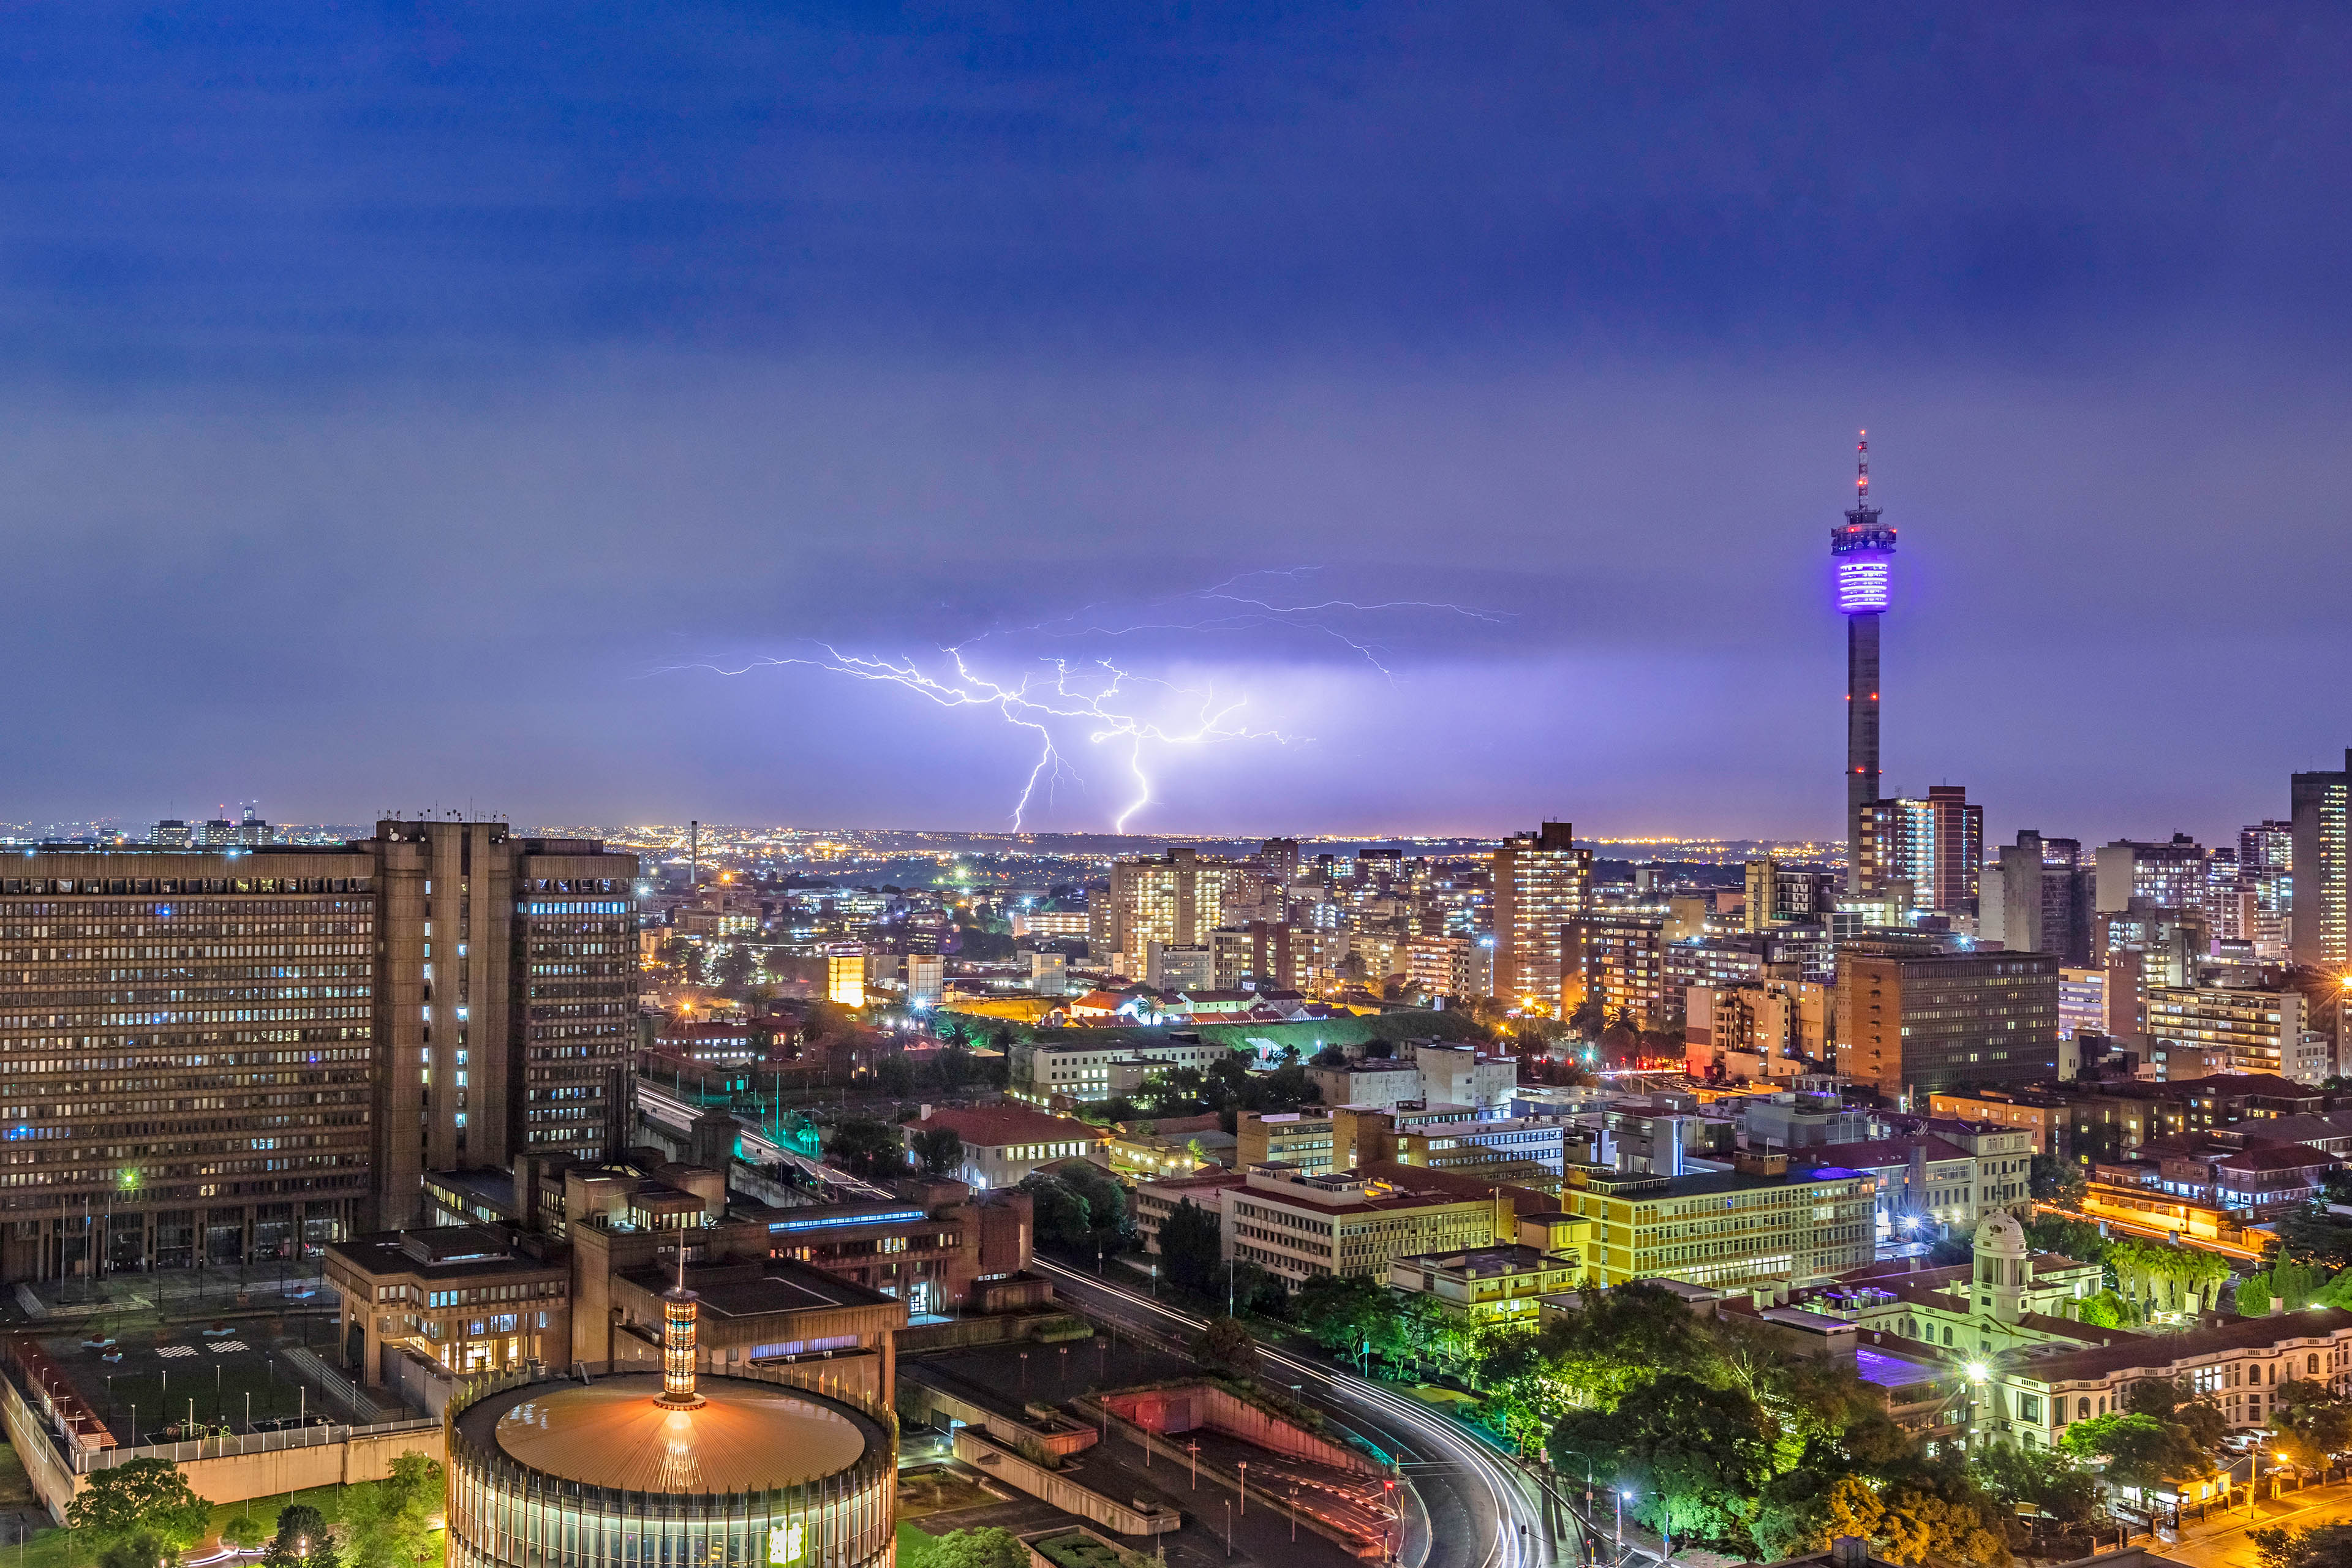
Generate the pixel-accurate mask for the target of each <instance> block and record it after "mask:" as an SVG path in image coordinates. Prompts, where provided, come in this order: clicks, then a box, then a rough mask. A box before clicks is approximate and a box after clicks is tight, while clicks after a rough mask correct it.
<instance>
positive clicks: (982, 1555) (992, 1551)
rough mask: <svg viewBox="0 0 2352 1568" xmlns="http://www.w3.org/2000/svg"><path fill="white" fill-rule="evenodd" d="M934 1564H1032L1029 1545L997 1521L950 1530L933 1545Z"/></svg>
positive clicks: (980, 1567)
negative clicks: (1000, 1525)
mask: <svg viewBox="0 0 2352 1568" xmlns="http://www.w3.org/2000/svg"><path fill="white" fill-rule="evenodd" d="M931 1568H1029V1548H1027V1547H1026V1546H1024V1545H1023V1544H1022V1543H1021V1540H1020V1538H1019V1537H1018V1536H1016V1535H1014V1534H1013V1532H1012V1531H1009V1530H1005V1529H1003V1528H1001V1527H999V1526H997V1525H982V1526H980V1527H978V1528H975V1529H971V1530H956V1531H949V1532H948V1533H947V1534H945V1535H942V1536H940V1539H939V1542H938V1543H937V1544H935V1545H934V1546H933V1547H932V1548H931Z"/></svg>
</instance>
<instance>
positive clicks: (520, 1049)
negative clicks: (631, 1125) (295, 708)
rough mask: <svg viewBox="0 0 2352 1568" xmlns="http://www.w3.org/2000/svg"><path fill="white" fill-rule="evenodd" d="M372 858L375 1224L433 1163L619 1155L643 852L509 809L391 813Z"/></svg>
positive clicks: (409, 1222) (397, 1218)
mask: <svg viewBox="0 0 2352 1568" xmlns="http://www.w3.org/2000/svg"><path fill="white" fill-rule="evenodd" d="M368 848H369V851H370V853H371V854H372V856H373V858H374V862H375V878H376V884H375V886H376V907H377V911H378V923H377V931H376V935H377V954H378V957H377V964H378V970H377V976H376V987H375V995H374V1010H373V1025H374V1028H373V1033H374V1038H375V1042H376V1045H377V1047H378V1049H379V1055H378V1057H377V1064H378V1069H379V1070H378V1072H377V1074H376V1081H375V1100H374V1108H373V1119H372V1124H371V1128H370V1131H371V1137H372V1147H373V1163H374V1173H375V1177H376V1183H377V1188H378V1191H379V1193H380V1194H381V1201H380V1204H379V1208H378V1214H377V1216H376V1217H377V1224H378V1225H380V1226H383V1228H386V1229H400V1230H404V1229H407V1228H409V1227H411V1226H415V1224H416V1223H417V1221H418V1217H419V1215H420V1213H421V1204H422V1197H421V1192H420V1185H419V1183H420V1179H421V1178H422V1176H423V1175H424V1173H425V1172H426V1171H449V1170H464V1169H468V1168H477V1169H478V1168H492V1167H495V1168H505V1167H509V1166H511V1165H512V1163H514V1159H515V1156H517V1155H518V1154H526V1153H528V1154H570V1155H572V1156H574V1157H576V1158H580V1159H604V1158H610V1157H613V1156H614V1155H617V1154H618V1153H619V1152H620V1150H621V1147H622V1144H623V1142H625V1130H626V1122H627V1114H626V1110H625V1094H626V1087H627V1085H626V1079H627V1077H628V1073H629V1063H630V1054H631V1050H632V1048H633V1047H634V1046H635V1038H636V1026H637V1023H636V1014H637V963H636V934H635V925H636V916H635V900H634V896H633V889H634V888H635V879H636V873H637V859H636V857H635V856H634V855H624V854H613V853H607V852H606V851H605V849H604V846H603V845H601V844H599V843H597V842H595V841H593V840H591V839H541V838H520V837H514V836H513V834H512V833H511V832H510V831H509V828H508V826H507V825H506V824H505V823H502V822H455V821H441V822H435V821H384V822H379V823H378V824H376V837H374V839H373V840H372V841H371V842H370V843H369V845H368Z"/></svg>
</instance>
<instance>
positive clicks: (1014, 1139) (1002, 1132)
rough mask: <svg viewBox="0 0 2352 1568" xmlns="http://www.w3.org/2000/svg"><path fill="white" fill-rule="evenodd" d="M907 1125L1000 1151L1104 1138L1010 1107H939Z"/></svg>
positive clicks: (1062, 1119)
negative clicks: (946, 1130) (944, 1131)
mask: <svg viewBox="0 0 2352 1568" xmlns="http://www.w3.org/2000/svg"><path fill="white" fill-rule="evenodd" d="M940 1127H946V1128H950V1129H951V1130H953V1131H954V1132H955V1135H956V1136H957V1137H959V1138H961V1139H962V1140H963V1141H964V1142H965V1144H966V1145H967V1146H971V1147H978V1148H982V1149H1002V1148H1004V1147H1006V1146H1008V1145H1011V1144H1014V1143H1067V1142H1081V1143H1092V1142H1095V1141H1096V1140H1097V1139H1099V1138H1101V1137H1103V1136H1104V1135H1105V1134H1104V1131H1103V1130H1102V1129H1101V1128H1099V1127H1089V1126H1088V1125H1087V1124H1086V1123H1085V1122H1083V1121H1071V1120H1070V1119H1069V1118H1068V1117H1066V1116H1049V1115H1047V1114H1046V1113H1045V1111H1042V1110H1023V1109H1022V1108H1020V1107H1019V1106H1013V1105H987V1106H971V1107H965V1106H944V1105H943V1106H940V1107H937V1108H936V1109H934V1110H932V1111H931V1113H930V1114H929V1116H926V1117H924V1118H923V1119H922V1120H921V1121H913V1122H909V1123H908V1128H909V1130H910V1131H917V1132H929V1131H932V1130H933V1129H935V1128H940Z"/></svg>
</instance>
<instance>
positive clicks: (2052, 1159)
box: [2027, 1154, 2091, 1208]
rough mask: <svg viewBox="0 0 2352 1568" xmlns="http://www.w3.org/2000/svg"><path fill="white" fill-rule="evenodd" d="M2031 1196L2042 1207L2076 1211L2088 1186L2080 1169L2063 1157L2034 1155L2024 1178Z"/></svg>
mask: <svg viewBox="0 0 2352 1568" xmlns="http://www.w3.org/2000/svg"><path fill="white" fill-rule="evenodd" d="M2027 1181H2028V1184H2029V1185H2030V1188H2031V1190H2032V1194H2033V1196H2034V1197H2035V1198H2037V1199H2039V1200H2040V1201H2041V1202H2042V1203H2045V1204H2058V1205H2063V1206H2064V1207H2066V1208H2079V1207H2080V1206H2081V1205H2082V1202H2083V1195H2084V1194H2085V1193H2087V1192H2089V1191H2090V1190H2091V1184H2090V1182H2089V1181H2088V1179H2086V1178H2085V1177H2084V1174H2083V1167H2082V1166H2080V1165H2078V1164H2076V1163H2074V1161H2072V1160H2069V1159H2068V1158H2066V1157H2065V1156H2064V1155H2063V1154H2036V1155H2034V1156H2033V1163H2032V1173H2031V1174H2030V1175H2029V1177H2028V1178H2027Z"/></svg>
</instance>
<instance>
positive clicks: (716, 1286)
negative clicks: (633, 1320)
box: [620, 1258, 889, 1318]
mask: <svg viewBox="0 0 2352 1568" xmlns="http://www.w3.org/2000/svg"><path fill="white" fill-rule="evenodd" d="M620 1273H621V1278H622V1279H626V1280H627V1281H628V1282H629V1283H630V1284H632V1285H635V1286H636V1287H637V1288H638V1289H642V1290H645V1291H647V1292H648V1293H650V1294H652V1295H656V1296H658V1295H660V1294H661V1293H662V1292H663V1291H665V1290H667V1289H669V1288H670V1287H671V1286H672V1285H675V1284H676V1283H677V1268H676V1267H675V1266H670V1267H664V1266H662V1265H660V1264H647V1265H646V1266H645V1267H643V1268H625V1269H623V1270H621V1271H620ZM686 1283H687V1287H688V1289H691V1290H692V1291H693V1292H694V1293H695V1294H696V1295H697V1296H698V1297H700V1298H701V1300H702V1315H703V1316H704V1317H706V1318H763V1317H768V1316H771V1315H772V1314H774V1313H777V1312H804V1311H808V1310H813V1309H822V1308H830V1307H870V1306H873V1305H875V1304H876V1303H877V1302H887V1300H889V1298H888V1297H887V1296H884V1295H883V1294H882V1293H881V1292H879V1291H877V1290H871V1289H867V1288H866V1287H865V1286H863V1285H860V1284H857V1283H856V1281H854V1280H849V1279H839V1278H837V1277H835V1276H834V1275H831V1274H826V1273H824V1272H823V1271H822V1270H819V1269H815V1268H803V1267H802V1266H801V1265H799V1264H796V1263H793V1262H791V1261H789V1260H787V1259H784V1258H770V1259H761V1260H755V1261H752V1262H749V1263H713V1264H700V1265H697V1264H692V1263H689V1264H688V1265H687V1267H686Z"/></svg>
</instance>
